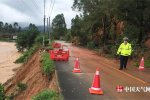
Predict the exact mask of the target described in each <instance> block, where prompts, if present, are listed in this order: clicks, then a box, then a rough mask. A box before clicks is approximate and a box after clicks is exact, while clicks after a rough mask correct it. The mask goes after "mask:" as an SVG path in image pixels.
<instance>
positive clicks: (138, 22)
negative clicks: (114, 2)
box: [118, 0, 150, 43]
mask: <svg viewBox="0 0 150 100" xmlns="http://www.w3.org/2000/svg"><path fill="white" fill-rule="evenodd" d="M149 5H150V1H149V0H121V1H119V6H118V9H120V14H119V15H120V17H121V18H122V19H123V20H125V21H126V22H127V24H130V25H132V26H133V27H135V28H136V30H137V29H139V32H138V33H137V35H135V38H138V41H137V42H138V43H141V42H142V41H143V39H144V37H145V36H146V34H147V33H148V32H150V29H149V28H148V27H149V26H150V12H149V10H150V7H149Z"/></svg>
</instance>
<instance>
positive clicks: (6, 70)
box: [0, 42, 20, 83]
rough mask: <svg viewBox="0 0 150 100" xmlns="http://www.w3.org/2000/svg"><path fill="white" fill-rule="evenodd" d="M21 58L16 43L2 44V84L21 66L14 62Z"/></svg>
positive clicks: (0, 77) (0, 68)
mask: <svg viewBox="0 0 150 100" xmlns="http://www.w3.org/2000/svg"><path fill="white" fill-rule="evenodd" d="M19 56H20V53H18V52H17V49H16V46H15V43H7V42H0V83H4V82H6V81H7V80H8V79H10V78H11V77H12V76H13V75H14V74H15V72H14V71H13V70H14V69H16V68H18V67H19V66H20V64H15V63H14V61H15V60H16V59H17V58H18V57H19Z"/></svg>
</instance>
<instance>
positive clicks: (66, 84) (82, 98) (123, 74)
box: [55, 44, 150, 100]
mask: <svg viewBox="0 0 150 100" xmlns="http://www.w3.org/2000/svg"><path fill="white" fill-rule="evenodd" d="M67 45H69V44H67ZM69 49H70V52H71V57H70V59H69V61H68V62H55V64H56V70H57V75H58V81H59V85H60V88H61V92H62V94H63V96H64V100H126V99H128V100H149V98H150V91H149V92H146V93H144V92H143V91H142V90H141V91H140V92H139V93H137V92H136V93H134V92H125V91H123V93H118V92H117V91H116V86H117V85H122V86H124V87H126V86H128V87H133V86H134V87H142V86H143V87H145V86H149V87H150V84H149V81H147V80H148V79H146V80H145V79H144V78H140V77H136V75H134V76H133V75H132V74H134V71H135V70H134V71H133V73H132V74H130V73H131V71H130V69H127V70H125V71H120V70H118V64H117V63H114V61H112V60H108V59H106V58H103V57H100V56H97V55H96V53H95V52H92V51H89V50H87V49H84V48H79V47H74V46H71V45H69ZM76 57H79V61H80V66H81V71H82V73H80V74H75V73H72V72H71V70H72V69H73V66H74V60H75V58H76ZM97 67H99V68H100V75H101V88H102V89H103V91H104V95H91V94H89V91H88V88H90V87H91V84H92V80H93V76H94V73H95V70H96V68H97ZM147 72H148V71H147ZM137 73H138V74H143V73H142V72H137ZM137 73H136V74H137ZM146 74H147V73H146ZM144 75H145V74H144ZM137 76H138V75H137Z"/></svg>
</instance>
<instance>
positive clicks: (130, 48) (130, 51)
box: [129, 44, 132, 55]
mask: <svg viewBox="0 0 150 100" xmlns="http://www.w3.org/2000/svg"><path fill="white" fill-rule="evenodd" d="M131 53H132V47H131V44H129V55H131Z"/></svg>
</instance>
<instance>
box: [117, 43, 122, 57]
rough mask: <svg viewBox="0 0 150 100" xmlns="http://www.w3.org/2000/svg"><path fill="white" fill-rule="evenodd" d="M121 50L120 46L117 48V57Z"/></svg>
mask: <svg viewBox="0 0 150 100" xmlns="http://www.w3.org/2000/svg"><path fill="white" fill-rule="evenodd" d="M121 50H122V45H120V46H119V48H118V51H117V55H120V53H121Z"/></svg>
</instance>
